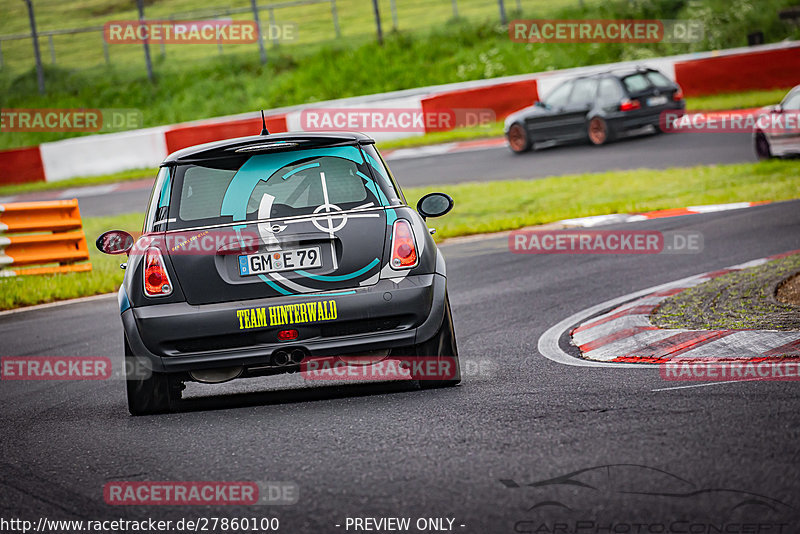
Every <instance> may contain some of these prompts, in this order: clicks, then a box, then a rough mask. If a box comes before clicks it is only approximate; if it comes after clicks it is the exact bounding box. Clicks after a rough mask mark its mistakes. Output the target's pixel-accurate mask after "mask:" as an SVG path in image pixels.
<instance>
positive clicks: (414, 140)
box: [0, 88, 789, 196]
mask: <svg viewBox="0 0 800 534" xmlns="http://www.w3.org/2000/svg"><path fill="white" fill-rule="evenodd" d="M788 91H789V88H787V89H770V90H766V91H747V92H742V93H728V94H721V95H713V96H708V97H694V98H687V99H686V106H687V109H688V111H690V112H691V111H700V110H703V111H718V110H726V109H745V108H753V107H760V106H765V105H768V104H776V103H778V102H780V100H781V99H782V98H783V97H784V96H785V95H786V93H787V92H788ZM503 133H504V132H503V123H502V122H499V121H498V122H495V123H493V124H490V125H487V126H481V127H472V128H457V129H455V130H450V131H449V132H433V133H428V134H424V135H419V136H415V137H406V138H403V139H395V140H391V141H383V142H381V143H378V148H379V149H380V150H393V149H397V148H411V147H419V146H427V145H434V144H438V143H452V142H457V141H472V140H476V139H489V138H494V137H502V136H503ZM156 171H157V169H135V170H130V171H121V172H117V173H112V174H105V175H101V176H87V177H80V178H72V179H69V180H62V181H59V182H33V183H26V184H16V185H7V186H0V196H8V195H16V194H21V193H30V192H34V191H45V190H52V189H63V188H67V187H80V186H87V185H97V184H106V183H113V182H123V181H126V180H136V179H139V178H150V177H154V176H155V174H156Z"/></svg>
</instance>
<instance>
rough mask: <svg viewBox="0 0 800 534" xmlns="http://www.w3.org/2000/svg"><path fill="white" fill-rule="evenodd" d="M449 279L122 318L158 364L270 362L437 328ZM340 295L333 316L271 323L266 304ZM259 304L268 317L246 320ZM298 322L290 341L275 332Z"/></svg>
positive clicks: (135, 312) (393, 342) (138, 351)
mask: <svg viewBox="0 0 800 534" xmlns="http://www.w3.org/2000/svg"><path fill="white" fill-rule="evenodd" d="M446 286H447V279H446V278H445V277H444V276H442V275H441V274H427V275H419V276H409V277H406V278H405V279H403V280H402V281H401V282H400V283H399V284H395V282H392V281H391V280H381V281H379V282H378V283H377V284H375V285H372V286H368V287H364V288H358V289H355V290H351V291H340V292H330V293H319V294H315V295H314V296H307V295H306V296H303V295H294V296H287V297H279V298H276V297H273V298H266V299H254V300H246V301H236V302H226V303H221V304H207V305H202V306H192V305H190V304H187V303H185V302H180V303H173V304H161V305H154V306H144V307H140V308H131V309H128V310H126V311H124V312H123V313H122V323H123V327H124V329H125V335H126V336H127V339H128V343H129V345H130V348H131V350H132V351H133V353H134V354H135V355H137V356H140V357H144V358H145V359H146V361H147V362H148V363H149V366H150V367H151V368H152V369H153V370H154V371H158V372H185V371H190V370H199V369H213V368H220V367H236V366H245V367H246V366H256V365H264V364H267V363H268V362H269V360H270V358H271V356H272V354H273V352H275V351H276V350H279V349H281V350H287V349H288V350H291V349H293V348H302V349H304V350H305V351H306V352H307V353H308V354H309V355H311V356H337V355H346V354H352V353H359V352H367V351H373V350H382V349H390V348H396V347H401V346H409V345H414V344H417V343H421V342H423V341H427V340H428V339H430V338H431V337H433V335H434V334H435V333H436V332H437V331H438V329H439V327H440V326H441V324H442V318H443V316H444V311H445V299H446ZM331 300H334V301H335V303H336V304H335V305H336V318H335V319H329V320H325V321H307V322H301V323H298V324H290V325H284V326H270V322H271V319H270V315H269V312H268V309H269V307H273V306H286V305H293V304H301V303H317V302H329V301H331ZM258 308H262V309H264V310H265V314H264V315H265V316H266V318H267V321H266V325H264V326H254V325H251V328H247V324H246V323H244V322H243V321H241V320H240V317H239V316H238V315H237V311H240V310H253V309H258ZM282 329H296V330H298V332H299V334H300V335H299V337H298V339H296V340H293V341H286V342H282V341H278V339H277V332H278V331H279V330H282Z"/></svg>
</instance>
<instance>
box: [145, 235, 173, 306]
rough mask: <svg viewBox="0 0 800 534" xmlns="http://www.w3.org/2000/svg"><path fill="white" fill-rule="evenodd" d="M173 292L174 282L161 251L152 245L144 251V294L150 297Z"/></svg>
mask: <svg viewBox="0 0 800 534" xmlns="http://www.w3.org/2000/svg"><path fill="white" fill-rule="evenodd" d="M170 293H172V282H171V281H170V279H169V274H167V266H166V265H165V264H164V257H163V256H162V255H161V251H160V250H159V249H157V248H155V247H150V248H148V249H147V251H145V253H144V294H145V295H147V296H148V297H164V296H166V295H169V294H170Z"/></svg>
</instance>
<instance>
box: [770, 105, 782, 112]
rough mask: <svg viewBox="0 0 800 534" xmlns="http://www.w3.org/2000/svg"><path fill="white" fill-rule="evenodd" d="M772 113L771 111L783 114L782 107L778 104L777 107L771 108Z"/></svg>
mask: <svg viewBox="0 0 800 534" xmlns="http://www.w3.org/2000/svg"><path fill="white" fill-rule="evenodd" d="M772 111H773V112H774V113H783V106H781V105H780V104H778V105H777V106H775V107H773V108H772Z"/></svg>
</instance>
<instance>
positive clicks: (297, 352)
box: [289, 349, 306, 364]
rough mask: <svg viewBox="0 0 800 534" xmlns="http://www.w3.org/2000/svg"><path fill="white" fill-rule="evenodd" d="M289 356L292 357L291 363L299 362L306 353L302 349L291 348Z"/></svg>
mask: <svg viewBox="0 0 800 534" xmlns="http://www.w3.org/2000/svg"><path fill="white" fill-rule="evenodd" d="M289 357H290V358H291V359H292V363H297V364H299V363H300V362H302V361H303V359H304V358H305V357H306V353H305V351H304V350H303V349H293V350H292V354H291V355H290V356H289Z"/></svg>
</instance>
